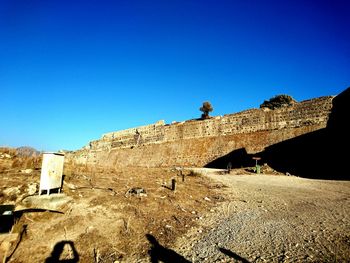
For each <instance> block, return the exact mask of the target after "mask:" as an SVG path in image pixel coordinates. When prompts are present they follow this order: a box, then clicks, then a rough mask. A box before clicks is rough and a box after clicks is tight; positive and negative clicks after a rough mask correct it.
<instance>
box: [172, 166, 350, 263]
mask: <svg viewBox="0 0 350 263" xmlns="http://www.w3.org/2000/svg"><path fill="white" fill-rule="evenodd" d="M206 176H208V177H210V178H212V179H213V180H216V181H219V182H220V183H223V184H225V185H226V186H228V188H226V192H227V193H228V194H229V196H230V200H229V201H227V202H225V203H224V204H223V205H222V206H220V207H218V208H217V209H216V210H215V211H212V213H211V215H210V216H208V217H206V218H203V220H202V223H201V224H202V225H201V227H200V228H197V229H193V231H190V232H189V233H188V234H187V235H186V236H184V237H182V238H180V239H179V240H178V242H177V249H175V250H176V251H177V252H178V253H179V254H181V255H183V256H184V257H186V258H187V259H188V260H191V261H192V262H203V261H207V262H232V261H234V262H350V218H349V215H350V182H349V181H322V180H309V179H303V178H298V177H291V176H269V175H217V174H214V173H212V172H206Z"/></svg>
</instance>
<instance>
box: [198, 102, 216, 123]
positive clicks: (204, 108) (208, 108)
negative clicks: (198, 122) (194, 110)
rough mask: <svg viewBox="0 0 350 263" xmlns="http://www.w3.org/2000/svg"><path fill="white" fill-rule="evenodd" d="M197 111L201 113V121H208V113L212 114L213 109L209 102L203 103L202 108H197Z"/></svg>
mask: <svg viewBox="0 0 350 263" xmlns="http://www.w3.org/2000/svg"><path fill="white" fill-rule="evenodd" d="M199 110H200V111H201V112H203V114H202V119H208V118H209V112H212V111H213V110H214V109H213V106H211V103H210V102H209V101H205V102H203V105H202V107H200V108H199Z"/></svg>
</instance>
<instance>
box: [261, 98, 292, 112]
mask: <svg viewBox="0 0 350 263" xmlns="http://www.w3.org/2000/svg"><path fill="white" fill-rule="evenodd" d="M296 102H297V101H296V100H295V99H293V98H292V97H291V96H289V95H286V94H282V95H276V96H274V97H272V98H271V99H269V100H265V101H264V103H262V104H261V105H260V108H269V109H271V110H274V109H277V108H281V107H287V106H291V105H293V104H295V103H296Z"/></svg>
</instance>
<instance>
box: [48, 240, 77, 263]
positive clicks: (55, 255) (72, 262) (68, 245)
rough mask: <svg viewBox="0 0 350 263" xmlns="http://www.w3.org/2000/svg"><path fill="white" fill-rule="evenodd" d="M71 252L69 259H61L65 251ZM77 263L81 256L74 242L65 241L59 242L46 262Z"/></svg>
mask: <svg viewBox="0 0 350 263" xmlns="http://www.w3.org/2000/svg"><path fill="white" fill-rule="evenodd" d="M65 250H67V251H69V254H70V255H69V257H70V258H69V259H60V257H61V255H62V254H63V253H64V251H65ZM56 262H57V263H76V262H79V254H78V252H77V250H76V249H75V246H74V242H73V241H69V240H64V241H60V242H58V243H57V244H56V245H55V247H54V248H53V250H52V252H51V255H50V257H48V258H47V259H46V260H45V263H56Z"/></svg>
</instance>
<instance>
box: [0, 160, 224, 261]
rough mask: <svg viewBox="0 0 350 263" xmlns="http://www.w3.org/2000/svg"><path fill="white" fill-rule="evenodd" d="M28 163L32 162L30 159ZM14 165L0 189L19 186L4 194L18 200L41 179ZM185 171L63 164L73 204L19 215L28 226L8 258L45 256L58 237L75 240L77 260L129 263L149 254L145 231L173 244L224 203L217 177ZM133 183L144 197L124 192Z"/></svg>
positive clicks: (66, 190) (4, 199)
mask: <svg viewBox="0 0 350 263" xmlns="http://www.w3.org/2000/svg"><path fill="white" fill-rule="evenodd" d="M29 164H33V165H36V164H35V162H29V161H28V165H29ZM16 171H17V170H16V169H12V170H11V169H10V170H8V171H7V173H6V175H5V174H4V173H3V174H0V176H3V178H4V180H2V185H1V189H0V192H1V193H3V192H4V190H5V189H7V191H8V189H10V188H16V189H17V188H18V189H19V190H18V191H19V192H18V191H17V190H16V191H17V198H15V200H10V196H7V195H6V194H5V195H4V194H3V195H2V197H1V201H2V203H6V202H7V203H16V204H18V205H19V204H21V203H20V200H21V198H18V196H21V195H23V194H24V193H25V192H26V191H27V186H28V184H30V183H33V182H36V183H39V173H40V171H37V170H34V171H33V173H32V174H22V173H18V172H16ZM186 173H187V174H186V176H185V181H184V182H182V177H180V176H177V172H172V171H171V169H161V168H154V169H146V168H128V169H121V170H117V171H110V170H109V171H108V170H106V169H101V168H92V169H91V168H89V169H86V167H79V166H75V167H73V166H71V165H69V164H68V165H67V166H66V168H65V183H64V187H63V192H64V193H65V194H66V195H68V196H70V197H72V198H73V202H70V203H68V204H67V205H65V207H63V208H62V209H63V211H64V215H61V214H53V213H48V212H45V213H28V214H26V215H25V216H22V217H21V218H20V222H19V223H20V224H27V225H28V231H27V235H26V237H25V238H24V239H23V241H22V243H21V245H20V246H19V247H18V249H17V250H16V252H15V253H14V255H13V260H14V261H16V260H23V259H25V260H26V261H28V262H29V261H31V262H43V261H44V260H45V258H47V257H49V256H50V253H51V251H52V249H53V246H54V245H55V244H56V243H57V242H59V241H62V240H71V241H73V242H74V245H75V248H76V250H77V252H78V253H79V257H80V262H94V260H95V261H96V258H98V259H99V262H113V261H115V260H126V261H129V262H132V261H134V260H136V259H140V258H146V257H147V256H148V254H147V252H148V249H149V247H150V245H149V243H148V241H147V239H146V237H145V235H146V234H151V235H153V236H154V237H155V238H156V239H157V240H158V242H159V243H160V244H162V245H164V246H165V247H169V246H170V247H171V245H172V244H173V243H174V242H175V240H176V238H177V237H179V236H181V235H182V234H184V233H185V232H187V231H188V230H189V229H191V227H193V226H195V225H197V223H198V221H199V220H201V217H202V215H203V214H204V213H206V212H207V211H209V210H210V209H211V208H212V207H213V206H215V205H216V203H217V202H221V201H223V198H222V194H221V193H219V190H220V189H219V188H217V187H215V183H213V182H211V181H210V180H209V179H207V178H205V177H202V176H200V175H199V174H195V175H196V176H193V175H194V174H191V175H192V176H188V175H189V172H186ZM6 178H7V179H6ZM173 178H175V179H176V182H177V185H176V191H171V190H170V189H169V188H170V182H171V179H173ZM133 187H139V188H144V189H145V191H146V194H147V196H143V195H140V196H139V195H130V194H126V193H127V192H128V190H129V189H130V188H133ZM206 197H207V198H206ZM208 200H210V201H208ZM43 236H45V238H44V239H43V238H42V237H43ZM31 251H40V253H39V252H37V253H32V252H31Z"/></svg>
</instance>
